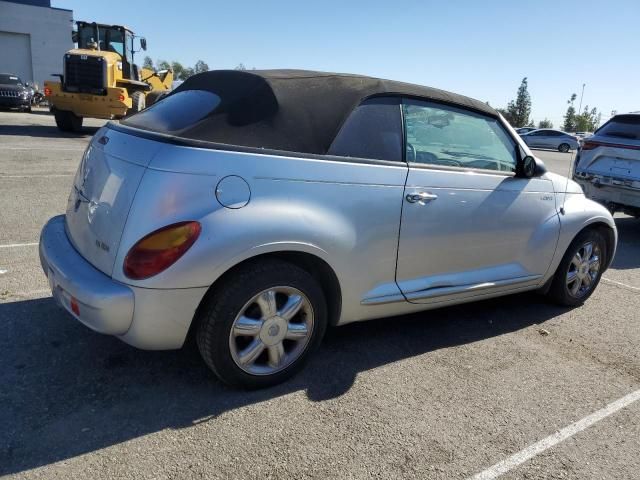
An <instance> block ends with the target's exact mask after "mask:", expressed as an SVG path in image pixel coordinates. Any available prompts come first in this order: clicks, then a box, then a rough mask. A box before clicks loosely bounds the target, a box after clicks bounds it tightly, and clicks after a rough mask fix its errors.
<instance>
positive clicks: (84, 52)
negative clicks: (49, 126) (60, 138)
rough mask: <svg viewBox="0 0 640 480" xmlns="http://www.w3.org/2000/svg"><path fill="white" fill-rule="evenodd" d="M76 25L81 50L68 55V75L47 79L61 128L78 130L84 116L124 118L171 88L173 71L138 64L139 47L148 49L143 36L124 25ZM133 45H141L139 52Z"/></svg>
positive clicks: (65, 70) (65, 64) (48, 93)
mask: <svg viewBox="0 0 640 480" xmlns="http://www.w3.org/2000/svg"><path fill="white" fill-rule="evenodd" d="M76 25H77V31H74V32H73V33H72V39H73V41H74V43H77V44H78V48H74V49H72V50H69V51H68V52H67V53H66V54H65V55H64V59H63V73H62V74H56V75H54V76H56V77H59V78H60V81H59V82H55V81H46V82H44V92H45V96H46V98H47V100H48V101H49V105H50V106H51V111H52V112H53V114H54V115H55V118H56V125H58V128H59V129H60V130H63V131H72V132H75V131H79V130H80V129H81V128H82V119H83V118H84V117H93V118H105V119H117V118H123V117H125V116H127V115H130V114H132V113H136V112H139V111H140V110H142V109H144V108H145V106H149V105H151V104H152V103H154V102H156V101H157V100H158V99H159V98H160V97H161V96H163V95H166V94H167V93H168V92H169V91H170V90H171V84H172V82H173V71H171V70H162V71H157V72H156V71H155V70H151V69H148V68H140V67H138V65H136V64H135V63H134V59H133V56H134V54H135V53H136V51H140V50H146V49H147V42H146V40H145V39H144V38H141V37H137V36H136V35H135V34H134V33H133V32H132V31H131V30H129V29H128V28H126V27H123V26H120V25H103V24H99V23H95V22H93V23H89V22H76ZM136 39H138V41H137V42H136ZM134 43H139V45H140V49H138V50H135V49H134Z"/></svg>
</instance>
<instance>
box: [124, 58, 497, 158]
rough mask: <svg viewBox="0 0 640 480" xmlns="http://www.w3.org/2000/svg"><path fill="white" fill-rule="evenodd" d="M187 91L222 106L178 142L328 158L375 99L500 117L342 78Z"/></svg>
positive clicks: (405, 88) (193, 83) (443, 96)
mask: <svg viewBox="0 0 640 480" xmlns="http://www.w3.org/2000/svg"><path fill="white" fill-rule="evenodd" d="M186 90H208V91H210V92H213V93H215V94H216V95H218V96H219V97H220V99H221V101H220V104H219V105H218V106H217V107H216V108H215V109H214V110H213V111H212V112H211V113H210V114H209V115H207V116H206V117H205V118H204V119H202V120H200V121H198V122H197V123H195V124H194V125H190V126H188V127H186V128H184V129H182V130H180V131H178V132H172V133H173V135H174V136H176V137H179V138H180V137H182V138H186V139H192V140H204V141H209V142H215V143H223V144H230V145H237V146H244V147H256V148H265V149H271V150H284V151H291V152H300V153H307V154H320V155H322V154H326V152H327V150H328V149H329V147H330V145H331V143H332V141H333V139H334V138H335V136H336V135H337V133H338V131H339V130H340V127H341V126H342V124H343V122H344V121H345V120H346V118H347V116H348V115H349V114H350V113H351V112H352V110H353V109H354V108H355V107H356V106H357V105H359V104H360V103H361V102H362V101H363V100H364V99H366V98H367V97H371V96H381V95H385V96H409V97H414V98H419V99H424V100H431V101H436V102H443V103H448V104H452V105H455V106H460V107H464V108H470V109H472V110H474V111H477V112H480V113H483V114H486V115H489V116H492V117H497V116H498V114H497V113H496V111H495V110H494V109H492V108H491V107H489V106H488V105H486V104H485V103H482V102H480V101H477V100H474V99H472V98H469V97H465V96H462V95H457V94H454V93H450V92H446V91H444V90H438V89H435V88H429V87H422V86H419V85H412V84H408V83H402V82H395V81H390V80H382V79H379V78H372V77H366V76H361V75H349V74H341V73H326V72H314V71H305V70H249V71H247V70H243V71H238V70H214V71H209V72H204V73H200V74H197V75H194V76H192V77H190V78H189V79H188V80H186V81H185V82H184V83H182V84H181V85H180V86H179V87H178V88H177V89H176V90H174V92H172V94H171V95H175V94H178V93H179V92H183V91H186ZM150 108H153V107H150ZM132 118H134V119H135V116H134V117H132ZM123 123H124V124H125V125H126V124H127V121H126V120H125V121H123ZM131 125H132V126H138V125H136V122H135V121H132V122H131ZM142 128H144V127H142Z"/></svg>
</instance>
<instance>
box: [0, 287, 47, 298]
mask: <svg viewBox="0 0 640 480" xmlns="http://www.w3.org/2000/svg"><path fill="white" fill-rule="evenodd" d="M41 296H45V297H50V296H51V289H48V288H43V289H42V290H31V291H30V292H15V293H7V294H5V295H2V294H0V300H9V299H15V298H32V297H41Z"/></svg>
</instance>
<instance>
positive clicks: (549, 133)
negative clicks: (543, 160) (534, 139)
mask: <svg viewBox="0 0 640 480" xmlns="http://www.w3.org/2000/svg"><path fill="white" fill-rule="evenodd" d="M541 132H542V134H541V135H540V136H539V137H538V141H539V147H540V148H557V147H558V145H557V144H558V132H554V131H553V130H541Z"/></svg>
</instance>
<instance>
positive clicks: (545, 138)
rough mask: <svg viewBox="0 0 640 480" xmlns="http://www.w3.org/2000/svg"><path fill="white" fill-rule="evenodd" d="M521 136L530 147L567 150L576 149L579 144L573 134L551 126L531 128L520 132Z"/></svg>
mask: <svg viewBox="0 0 640 480" xmlns="http://www.w3.org/2000/svg"><path fill="white" fill-rule="evenodd" d="M521 137H522V139H523V140H524V141H525V143H526V144H527V145H529V146H530V147H531V148H551V149H554V150H558V151H560V152H568V151H569V150H576V149H577V148H578V147H579V146H580V144H579V143H578V138H577V137H576V136H575V135H570V134H568V133H566V132H562V131H560V130H553V129H551V128H541V129H538V130H533V131H531V132H529V133H525V134H522V135H521Z"/></svg>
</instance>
